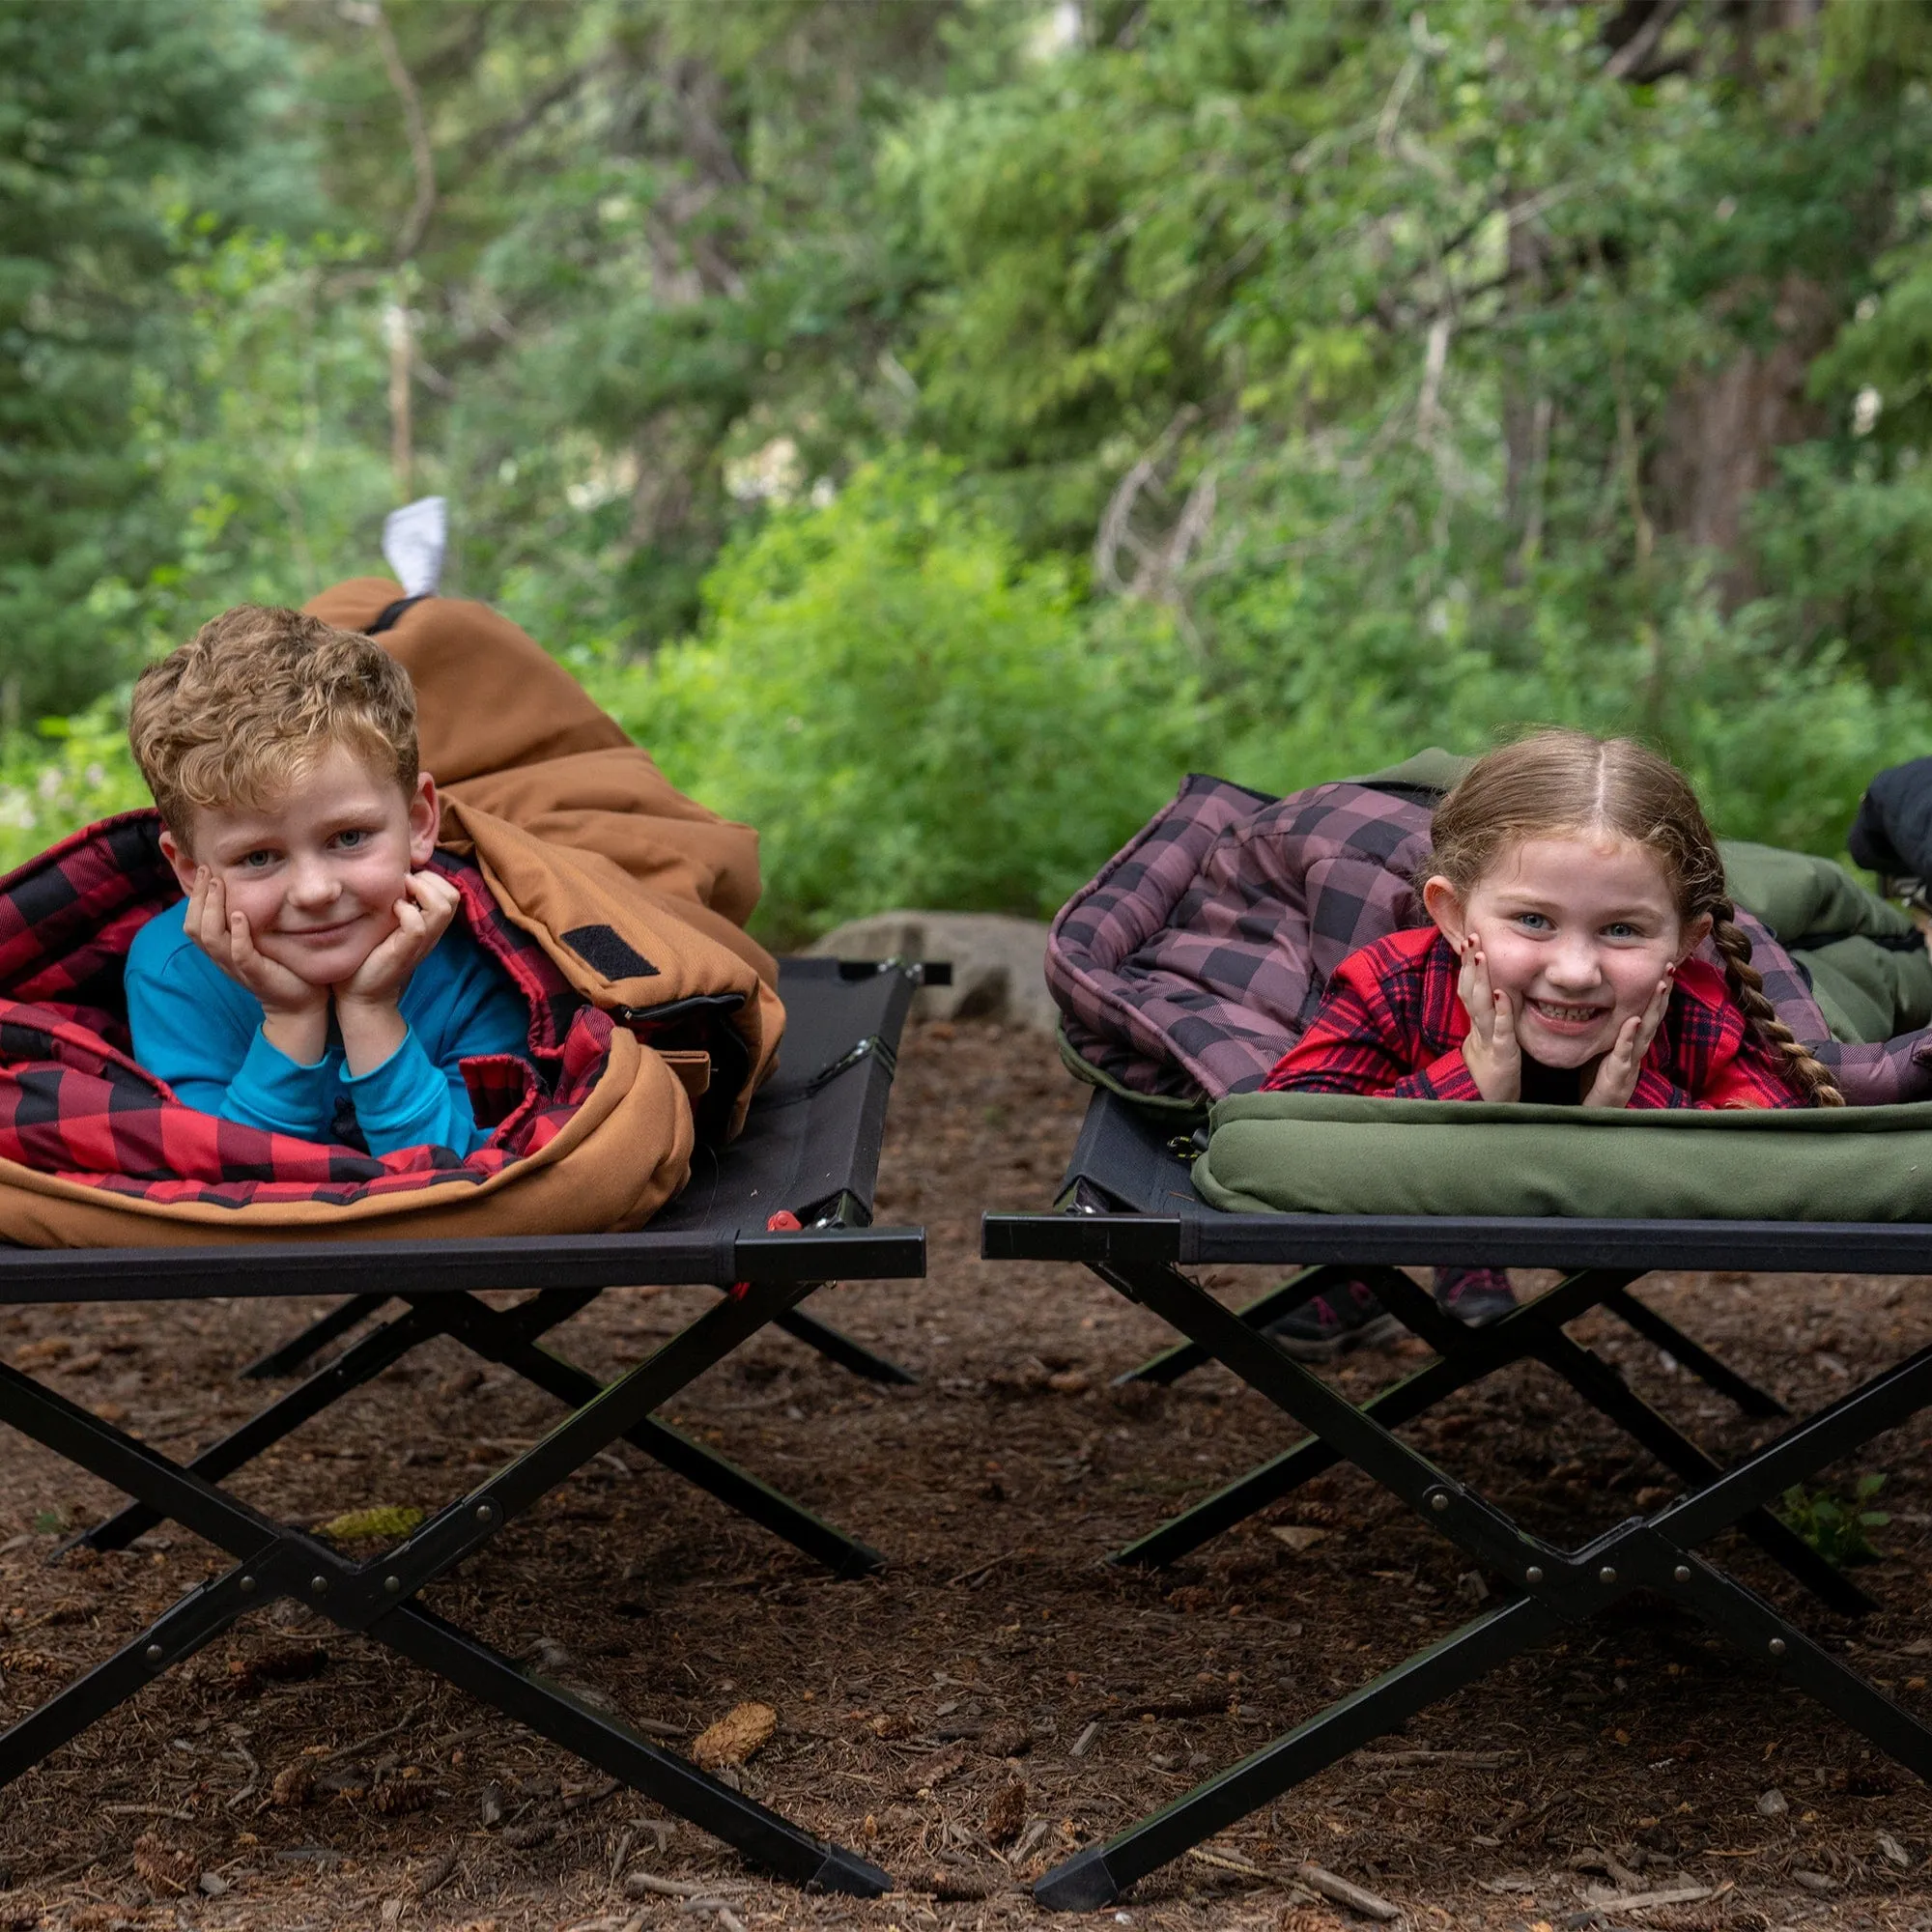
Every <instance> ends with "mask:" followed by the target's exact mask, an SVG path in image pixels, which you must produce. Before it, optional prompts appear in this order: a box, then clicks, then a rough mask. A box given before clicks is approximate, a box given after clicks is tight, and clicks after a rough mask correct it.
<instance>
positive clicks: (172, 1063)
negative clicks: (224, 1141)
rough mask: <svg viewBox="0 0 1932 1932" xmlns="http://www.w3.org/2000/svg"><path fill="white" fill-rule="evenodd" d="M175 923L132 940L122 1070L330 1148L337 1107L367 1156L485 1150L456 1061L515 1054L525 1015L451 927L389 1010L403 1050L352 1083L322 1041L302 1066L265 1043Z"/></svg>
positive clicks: (227, 1117)
mask: <svg viewBox="0 0 1932 1932" xmlns="http://www.w3.org/2000/svg"><path fill="white" fill-rule="evenodd" d="M186 911H187V908H186V902H185V901H184V902H183V903H182V904H181V905H177V906H171V907H170V908H169V909H168V910H167V911H166V912H163V913H159V914H156V917H155V918H154V919H152V920H150V921H149V923H147V924H146V925H144V926H143V927H142V928H141V930H140V931H139V932H137V933H136V934H135V935H134V943H133V945H132V947H131V948H130V949H129V950H128V969H127V992H128V1026H129V1027H130V1029H131V1030H132V1032H133V1036H134V1058H135V1059H136V1060H137V1061H139V1062H140V1064H141V1065H143V1066H145V1067H146V1068H147V1069H148V1071H149V1072H150V1073H153V1074H154V1075H156V1077H157V1078H158V1079H161V1080H165V1081H166V1082H167V1084H168V1085H169V1086H170V1087H172V1088H173V1089H174V1091H175V1094H176V1095H177V1097H178V1098H179V1099H180V1100H181V1101H182V1102H183V1104H184V1105H185V1106H189V1107H196V1108H199V1109H200V1110H201V1111H202V1112H203V1113H205V1114H215V1115H218V1116H219V1117H220V1118H221V1119H222V1120H224V1121H240V1122H243V1123H244V1124H245V1125H248V1126H252V1127H266V1128H269V1129H270V1130H271V1131H273V1132H275V1133H282V1134H294V1135H296V1136H298V1138H299V1139H302V1140H308V1141H340V1140H341V1139H342V1121H341V1109H342V1103H343V1102H344V1101H345V1100H347V1102H348V1103H349V1106H350V1108H351V1109H352V1110H353V1115H354V1119H355V1123H356V1124H357V1125H358V1126H359V1127H360V1128H361V1130H362V1137H363V1139H364V1140H365V1141H366V1142H367V1143H368V1147H369V1151H370V1152H371V1153H374V1154H384V1153H389V1152H391V1151H394V1150H395V1149H397V1148H410V1147H426V1146H437V1147H447V1148H453V1149H455V1151H457V1152H458V1153H461V1154H468V1153H470V1152H472V1151H474V1150H475V1149H477V1148H479V1147H481V1146H482V1145H483V1143H484V1142H485V1141H486V1140H488V1139H489V1134H488V1132H487V1131H486V1130H485V1129H483V1128H481V1127H479V1126H478V1125H477V1124H476V1115H475V1111H474V1109H473V1108H472V1107H471V1106H470V1104H469V1089H468V1087H466V1086H465V1084H464V1079H463V1072H462V1065H461V1063H462V1062H463V1061H465V1060H467V1059H469V1058H471V1057H473V1056H476V1055H480V1054H492V1053H516V1054H522V1053H526V1052H527V1050H528V1036H529V1024H530V1018H529V1009H528V1008H527V1006H526V1004H525V1001H524V999H523V996H522V995H521V994H520V993H518V991H517V989H516V988H515V987H514V986H513V985H512V984H511V983H510V980H509V979H508V977H507V976H506V975H505V974H504V972H503V971H502V969H501V968H500V967H499V966H497V964H496V962H495V961H494V960H492V959H491V958H490V956H489V955H488V954H487V953H486V952H484V951H483V950H482V948H481V947H479V946H478V945H477V944H476V942H475V940H474V939H472V938H471V937H470V935H469V932H467V931H466V930H464V929H463V928H462V927H461V926H460V925H452V926H451V927H450V928H449V930H448V931H447V932H445V933H444V934H443V935H442V937H441V938H440V940H439V941H438V942H437V944H436V946H435V948H434V949H433V950H432V951H431V952H430V953H429V955H428V957H427V958H425V959H424V960H423V962H422V963H421V965H419V966H418V967H417V968H416V970H415V972H414V973H413V974H412V976H411V978H410V983H409V985H408V986H407V987H406V988H405V989H404V991H403V995H402V998H401V999H400V1000H399V1001H398V1002H397V1005H398V1007H399V1009H400V1010H401V1012H402V1016H403V1019H404V1022H405V1023H406V1025H407V1026H408V1029H409V1031H408V1033H407V1034H406V1035H405V1036H404V1037H403V1043H402V1044H401V1045H400V1046H399V1047H397V1048H396V1050H395V1052H393V1053H392V1054H390V1056H389V1057H388V1059H386V1060H385V1061H384V1062H383V1064H382V1065H380V1066H375V1067H371V1068H370V1070H369V1071H368V1072H366V1073H361V1074H351V1073H350V1072H349V1070H348V1067H347V1065H346V1064H345V1063H344V1060H343V1054H342V1046H341V1043H340V1041H339V1040H336V1039H334V1038H333V1037H331V1039H330V1043H329V1045H328V1047H327V1051H326V1052H325V1053H324V1054H323V1057H322V1058H321V1059H320V1060H318V1061H317V1062H316V1063H315V1064H314V1065H310V1066H304V1065H300V1064H299V1063H298V1062H296V1061H293V1060H291V1059H290V1058H289V1057H288V1055H287V1054H285V1053H283V1052H282V1051H281V1050H280V1049H279V1048H278V1047H275V1046H272V1045H270V1042H269V1039H268V1037H267V1036H266V1035H265V1034H264V1033H263V1031H262V1003H261V1002H260V1001H259V1000H257V999H256V998H255V996H254V995H253V994H252V993H250V992H248V991H246V990H245V989H244V988H242V987H241V986H240V985H238V984H237V983H236V982H235V981H234V980H231V979H230V978H229V977H228V976H227V974H225V973H224V972H222V970H221V969H220V967H218V966H217V965H215V963H214V961H213V960H212V959H211V958H210V957H209V956H208V954H207V953H205V952H202V950H201V949H200V947H198V946H196V945H195V943H194V942H193V941H192V940H191V939H189V938H188V936H187V933H186V930H185V917H186ZM333 1032H334V1029H333V1026H332V1025H331V1028H330V1033H331V1036H332V1035H333Z"/></svg>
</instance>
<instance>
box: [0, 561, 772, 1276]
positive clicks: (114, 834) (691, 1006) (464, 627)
mask: <svg viewBox="0 0 1932 1932" xmlns="http://www.w3.org/2000/svg"><path fill="white" fill-rule="evenodd" d="M401 597H402V590H401V586H400V585H398V584H396V583H394V582H390V581H389V580H387V579H385V578H358V579H355V580H353V581H352V582H347V583H342V584H338V585H336V586H335V587H334V588H333V589H331V590H328V591H326V592H324V593H323V595H322V596H320V597H318V598H316V599H315V600H314V601H313V602H312V603H311V604H310V605H309V606H308V607H307V608H308V609H309V610H310V611H313V612H315V614H317V615H319V616H321V617H322V618H323V619H325V621H327V622H328V623H331V624H334V625H337V626H339V627H340V628H342V629H345V630H355V629H359V628H363V627H366V626H367V625H369V624H371V623H374V622H375V621H376V619H377V617H378V616H379V614H380V613H381V612H383V611H384V610H385V609H387V608H388V607H389V606H391V605H392V604H394V603H396V602H398V601H399V600H400V599H401ZM380 641H381V642H382V643H383V644H384V646H385V647H386V648H387V649H388V650H389V651H390V652H391V653H392V655H394V656H395V657H396V658H397V659H398V660H399V661H400V662H401V663H402V664H404V665H405V666H407V667H408V668H409V670H410V673H411V675H412V678H413V680H414V682H415V687H416V696H417V703H418V712H419V727H420V735H421V747H422V763H423V768H424V769H425V770H426V771H429V772H431V773H432V774H434V776H435V777H436V779H437V781H438V785H439V787H440V791H441V793H442V799H443V820H442V838H441V841H440V843H441V849H440V851H439V854H438V857H437V861H436V864H437V866H438V868H439V869H440V870H441V871H443V872H444V874H445V876H447V877H449V878H451V879H452V881H453V882H454V883H456V884H457V885H458V888H459V892H460V894H461V895H462V899H463V913H462V916H463V917H464V918H465V919H466V921H467V922H468V923H469V927H470V929H471V931H472V932H473V933H474V935H475V936H476V938H477V939H478V941H479V942H480V943H481V944H483V945H484V946H485V947H486V949H487V950H489V951H490V952H492V953H493V955H494V956H496V957H497V959H498V960H499V963H501V964H502V965H503V967H504V969H505V971H506V972H507V973H508V974H509V976H510V977H511V979H512V980H513V981H514V982H515V983H516V984H517V985H518V987H519V989H520V990H521V991H523V992H524V993H525V994H526V997H527V998H528V1001H529V1004H530V1009H531V1032H530V1039H529V1046H530V1053H529V1065H528V1066H527V1067H526V1065H524V1063H522V1062H520V1061H512V1062H510V1063H508V1065H497V1064H494V1063H466V1065H465V1073H466V1075H467V1076H468V1078H469V1085H470V1090H471V1093H472V1095H473V1096H474V1097H475V1099H476V1101H477V1107H478V1119H479V1122H483V1123H484V1124H488V1125H491V1126H492V1129H493V1131H492V1137H491V1140H490V1142H489V1144H488V1145H487V1146H486V1147H484V1148H482V1149H479V1150H478V1151H476V1153H474V1154H472V1155H470V1156H469V1157H468V1158H467V1159H466V1158H461V1157H459V1156H458V1155H457V1154H456V1153H455V1152H454V1151H452V1150H449V1149H412V1150H402V1151H397V1152H395V1153H392V1154H388V1155H384V1156H381V1157H377V1156H373V1155H370V1154H368V1153H366V1152H364V1151H359V1150H357V1149H355V1148H350V1147H325V1146H322V1145H319V1144H316V1143H311V1142H305V1141H298V1140H292V1139H290V1138H289V1137H287V1136H283V1135H275V1134H269V1133H265V1132H262V1131H260V1130H258V1129H255V1128H250V1127H243V1126H241V1125H240V1124H239V1123H236V1122H225V1121H221V1122H218V1121H216V1120H215V1119H214V1118H213V1116H211V1115H207V1114H202V1113H198V1112H196V1111H195V1110H193V1109H191V1108H187V1107H184V1106H182V1105H181V1103H180V1102H179V1101H177V1100H175V1098H174V1097H173V1095H172V1094H170V1093H169V1092H168V1090H167V1089H166V1088H164V1087H162V1086H161V1084H160V1083H159V1082H158V1081H156V1080H155V1079H154V1077H153V1076H152V1075H150V1074H148V1073H146V1072H145V1071H144V1070H143V1069H142V1068H140V1067H139V1066H138V1065H135V1063H134V1062H133V1060H132V1059H131V1057H130V1044H129V1041H128V1034H127V1018H126V1009H125V1001H124V1000H123V997H122V992H121V974H122V966H123V962H124V961H125V958H126V954H127V950H128V944H129V943H130V941H131V940H132V937H133V934H134V933H135V931H137V930H138V929H139V927H140V926H141V925H142V924H143V923H145V922H146V920H148V919H150V918H152V917H153V916H154V915H155V914H156V912H158V911H160V910H161V909H162V908H163V907H164V906H165V905H167V904H170V903H172V902H173V901H174V900H175V899H177V898H178V897H179V896H180V891H179V888H178V887H177V886H176V885H175V884H174V882H173V877H172V874H171V873H170V872H169V871H168V868H167V867H165V866H164V865H163V864H162V863H161V861H160V858H159V853H158V850H157V848H156V843H155V838H156V831H157V829H158V824H157V820H156V815H155V814H154V813H152V812H135V813H128V814H126V815H124V816H123V817H121V818H119V819H114V820H109V821H107V822H106V823H105V824H104V825H101V826H98V827H93V828H90V829H89V830H88V831H87V832H84V833H80V834H77V835H75V837H74V838H71V839H69V840H67V841H66V842H65V843H64V844H63V845H61V846H60V847H59V848H57V849H56V851H54V852H53V853H50V854H48V855H46V856H45V857H43V858H42V859H40V860H36V861H34V862H32V863H30V864H29V865H27V866H25V867H21V868H20V870H19V871H17V872H15V873H14V875H13V876H12V877H11V878H9V879H6V880H0V1241H12V1242H16V1243H21V1244H24V1245H28V1246H34V1247H99V1246H117V1247H119V1246H128V1247H134V1246H147V1245H154V1244H157V1243H200V1242H208V1241H221V1240H246V1239H250V1238H254V1239H269V1238H283V1239H285V1238H287V1237H288V1236H290V1235H292V1234H297V1233H299V1234H301V1235H304V1236H318V1237H336V1238H343V1239H359V1240H369V1239H374V1238H379V1237H380V1238H395V1239H420V1238H423V1237H426V1236H459V1235H460V1236H466V1237H469V1236H487V1235H529V1234H558V1233H585V1232H591V1233H594V1232H601V1231H605V1230H613V1229H625V1228H635V1227H638V1226H639V1225H640V1224H641V1223H643V1222H644V1221H646V1220H647V1219H648V1218H649V1217H650V1215H651V1214H653V1213H654V1212H655V1211H656V1210H657V1209H658V1208H661V1207H662V1206H663V1205H664V1204H665V1202H667V1201H668V1200H669V1199H670V1198H671V1197H672V1196H673V1195H674V1194H675V1193H676V1192H677V1191H678V1189H679V1188H680V1187H682V1186H683V1184H684V1181H685V1179H686V1177H687V1175H688V1173H689V1170H690V1160H691V1153H692V1149H693V1146H694V1144H695V1141H696V1138H697V1137H698V1136H699V1135H703V1136H706V1137H710V1138H716V1139H725V1138H728V1137H729V1136H731V1135H732V1134H735V1133H736V1132H737V1131H738V1129H739V1127H740V1126H741V1125H742V1124H743V1122H744V1117H745V1110H746V1109H747V1107H748V1106H749V1105H750V1104H751V1099H752V1095H753V1093H754V1092H755V1091H756V1089H757V1087H758V1085H759V1084H760V1083H761V1082H762V1081H763V1080H764V1079H765V1078H766V1077H767V1076H768V1075H769V1073H770V1072H771V1070H772V1067H773V1065H774V1064H775V1062H776V1058H777V1053H778V1046H779V1040H780V1037H781V1034H782V1032H783V1027H784V1014H783V1009H782V1008H781V1006H780V1004H779V999H778V994H777V991H776V986H777V980H778V971H777V966H776V964H775V962H774V961H773V960H772V958H771V956H770V955H769V954H768V953H767V952H765V951H764V949H763V948H762V947H760V946H758V945H757V944H756V942H755V941H753V940H752V939H750V938H749V937H747V935H746V934H745V932H744V930H743V921H744V920H745V918H746V917H747V916H748V915H749V914H750V912H751V910H752V908H753V905H754V904H755V903H756V900H757V895H758V864H757V835H756V833H755V832H753V830H752V829H751V828H749V827H747V826H743V825H734V824H731V823H729V822H727V821H725V820H723V819H721V818H719V817H718V816H717V815H716V814H715V813H713V812H710V811H707V810H705V809H704V808H703V807H702V806H700V805H697V804H696V803H694V802H693V801H692V800H690V799H688V798H686V797H684V796H683V794H682V793H680V792H679V791H677V790H676V789H675V788H674V787H673V786H672V785H671V784H670V783H669V782H668V781H667V780H666V779H665V777H664V775H663V774H662V773H661V772H660V771H659V770H658V768H657V766H656V765H655V764H654V763H653V762H652V760H651V758H650V757H649V755H648V754H647V753H644V752H642V751H640V750H639V748H638V747H637V746H635V745H633V744H632V743H631V742H630V740H629V739H628V738H627V737H626V736H625V735H624V733H623V731H622V730H621V729H620V728H619V727H618V726H617V725H615V724H614V723H613V722H612V721H611V719H610V718H608V717H606V716H605V714H604V713H603V712H602V711H600V710H599V709H598V708H597V706H596V705H595V704H593V703H592V702H591V701H590V699H589V697H588V696H586V695H585V694H584V692H583V691H582V689H581V688H580V687H579V686H578V684H577V683H576V681H575V680H574V679H573V678H572V677H571V676H570V675H569V673H568V672H566V671H565V670H564V669H563V668H562V667H561V666H559V665H557V664H556V663H555V662H554V660H553V659H552V658H551V657H549V656H548V655H547V654H546V653H545V652H544V651H543V650H542V649H541V648H540V647H539V646H538V645H537V644H536V643H534V642H533V641H532V640H531V639H529V638H528V637H526V635H525V634H524V633H523V632H522V631H520V630H519V629H518V628H517V627H516V626H515V625H514V624H512V623H510V622H509V621H508V620H507V619H505V618H503V617H501V616H499V615H497V613H496V612H495V611H490V610H488V609H487V608H485V607H484V606H482V605H480V604H472V603H466V602H461V601H457V600H453V599H442V598H429V599H424V600H421V601H419V602H416V603H414V604H412V605H411V606H409V607H408V608H407V609H406V610H405V611H403V612H402V615H401V616H400V618H399V619H398V620H397V621H396V622H395V624H394V626H393V628H392V629H389V630H386V631H384V633H383V634H382V635H381V638H380ZM531 1068H533V1069H534V1073H532V1072H531V1070H530V1069H531Z"/></svg>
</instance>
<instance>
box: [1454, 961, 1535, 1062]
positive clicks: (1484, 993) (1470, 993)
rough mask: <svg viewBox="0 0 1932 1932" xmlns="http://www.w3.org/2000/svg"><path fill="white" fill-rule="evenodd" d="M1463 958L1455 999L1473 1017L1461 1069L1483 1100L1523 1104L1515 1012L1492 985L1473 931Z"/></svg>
mask: <svg viewBox="0 0 1932 1932" xmlns="http://www.w3.org/2000/svg"><path fill="white" fill-rule="evenodd" d="M1462 954H1463V970H1462V972H1461V973H1460V974H1458V975H1457V979H1456V996H1457V998H1459V999H1460V1000H1461V1001H1462V1002H1463V1011H1464V1012H1466V1013H1467V1014H1468V1015H1469V1035H1468V1037H1467V1038H1466V1039H1464V1040H1463V1065H1465V1066H1466V1067H1467V1068H1468V1069H1469V1078H1470V1079H1471V1080H1473V1081H1474V1082H1475V1083H1476V1087H1477V1091H1478V1092H1479V1093H1480V1094H1482V1096H1483V1098H1484V1099H1485V1100H1520V1098H1521V1097H1522V1048H1521V1046H1520V1044H1519V1043H1518V1040H1517V1037H1516V1008H1515V1006H1514V1004H1513V1003H1512V1002H1511V1000H1510V996H1509V995H1508V994H1507V993H1499V992H1497V991H1496V990H1495V988H1494V987H1492V985H1491V984H1490V967H1489V961H1488V960H1487V959H1486V958H1484V956H1483V946H1482V941H1481V940H1480V939H1478V938H1477V936H1476V935H1475V934H1474V933H1473V932H1471V933H1468V934H1466V935H1464V937H1463V946H1462Z"/></svg>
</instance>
